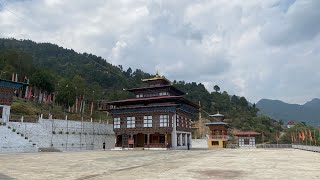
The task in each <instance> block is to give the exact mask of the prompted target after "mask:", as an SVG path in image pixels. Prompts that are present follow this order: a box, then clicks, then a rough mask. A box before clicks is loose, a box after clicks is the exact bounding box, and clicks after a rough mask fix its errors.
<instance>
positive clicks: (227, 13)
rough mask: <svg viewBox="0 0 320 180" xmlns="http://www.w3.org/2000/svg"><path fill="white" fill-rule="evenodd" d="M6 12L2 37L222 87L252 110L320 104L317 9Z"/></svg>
mask: <svg viewBox="0 0 320 180" xmlns="http://www.w3.org/2000/svg"><path fill="white" fill-rule="evenodd" d="M0 2H1V1H0ZM2 2H3V4H5V7H4V8H0V29H1V31H0V36H2V37H16V38H18V39H20V38H21V39H31V40H34V41H38V42H52V43H56V44H58V45H61V46H64V47H66V48H73V49H75V50H77V51H80V52H89V53H93V54H96V55H98V56H102V57H104V58H107V59H108V61H110V62H111V63H113V64H121V65H123V66H124V67H125V68H127V67H131V68H140V69H142V70H144V71H147V72H150V73H155V71H156V70H159V71H160V73H162V74H164V75H166V76H168V78H169V79H177V80H185V81H197V82H201V83H203V84H204V85H205V86H206V87H207V88H208V90H210V91H211V90H212V87H213V85H215V84H218V85H219V86H220V88H221V89H222V90H226V91H228V92H229V93H230V94H237V95H243V96H245V97H247V98H248V99H249V100H250V101H252V102H256V101H258V100H259V99H261V98H271V99H281V100H287V101H290V102H294V103H303V102H304V101H307V100H309V99H311V98H313V97H320V93H319V92H320V91H319V89H320V85H318V83H317V82H318V79H319V78H320V73H319V71H318V68H317V67H319V66H320V61H319V57H320V50H319V49H320V35H319V31H320V24H319V23H318V20H319V19H320V13H319V12H320V11H318V9H319V7H320V4H319V1H318V0H268V1H265V0H254V1H243V0H230V1H226V0H215V1H193V0H189V1H162V0H155V1H143V0H141V1H125V0H122V1H116V0H113V1H112V0H111V1H92V2H89V1H85V0H80V1H79V0H70V1H61V0H46V1H41V0H33V1H5V2H4V1H2ZM8 10H10V11H12V12H14V13H15V14H12V13H11V12H9V11H8Z"/></svg>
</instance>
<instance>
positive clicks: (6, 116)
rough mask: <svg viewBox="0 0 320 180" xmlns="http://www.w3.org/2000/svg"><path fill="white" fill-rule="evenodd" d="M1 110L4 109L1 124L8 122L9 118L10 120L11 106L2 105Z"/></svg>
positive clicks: (0, 117) (0, 118)
mask: <svg viewBox="0 0 320 180" xmlns="http://www.w3.org/2000/svg"><path fill="white" fill-rule="evenodd" d="M0 108H2V114H1V116H0V122H8V121H9V118H10V109H11V106H7V105H0Z"/></svg>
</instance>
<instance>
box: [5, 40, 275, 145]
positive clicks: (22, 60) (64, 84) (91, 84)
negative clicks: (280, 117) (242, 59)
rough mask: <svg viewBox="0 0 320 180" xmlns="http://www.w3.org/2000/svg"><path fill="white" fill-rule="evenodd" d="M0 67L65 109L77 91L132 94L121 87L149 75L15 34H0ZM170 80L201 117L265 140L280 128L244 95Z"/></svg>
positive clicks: (92, 95) (107, 96)
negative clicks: (216, 116) (219, 117)
mask: <svg viewBox="0 0 320 180" xmlns="http://www.w3.org/2000/svg"><path fill="white" fill-rule="evenodd" d="M0 71H1V74H0V75H1V78H2V79H4V78H10V77H11V73H13V72H15V73H18V75H19V77H20V78H22V80H23V78H24V77H25V76H27V77H30V83H31V84H33V85H35V86H36V87H37V88H38V89H39V90H40V91H46V92H55V94H56V99H55V106H58V107H60V108H61V109H64V110H65V108H68V107H70V106H72V105H73V104H74V103H75V97H76V96H81V97H83V98H85V99H88V100H91V101H96V100H101V99H104V100H119V99H125V98H130V97H132V95H131V94H129V93H128V92H126V91H123V89H124V88H125V89H127V88H132V87H139V86H141V85H142V81H141V79H143V78H149V77H151V76H152V74H149V73H146V72H144V71H142V70H140V69H136V70H132V69H131V68H128V69H126V70H124V69H123V68H122V66H121V65H120V66H114V65H112V64H110V63H108V62H107V60H105V59H103V58H101V57H98V56H95V55H92V54H89V53H82V54H81V53H77V52H75V51H74V50H72V49H65V48H62V47H59V46H57V45H54V44H50V43H35V42H33V41H30V40H16V39H0ZM173 85H174V86H176V87H177V88H179V89H181V90H182V91H184V92H187V94H186V95H185V96H186V98H189V99H190V100H192V101H194V102H195V103H198V102H199V101H200V102H201V105H202V110H203V112H202V113H203V116H204V117H205V118H209V117H208V114H212V113H216V112H218V111H219V112H220V113H222V114H224V115H225V116H226V118H227V120H228V121H229V123H230V124H231V125H232V126H233V127H234V128H235V129H239V130H251V131H257V132H260V133H263V134H264V139H265V140H266V141H272V139H274V136H275V134H276V132H277V131H281V123H278V122H275V121H273V120H272V119H270V118H268V117H258V116H257V112H258V109H257V108H256V107H255V104H253V105H250V104H249V103H248V101H247V100H246V99H245V97H239V96H236V95H229V94H228V93H227V92H226V91H221V89H220V87H219V86H218V85H215V86H214V87H213V90H214V91H213V92H209V91H208V90H207V89H206V88H205V86H204V85H203V84H201V83H196V82H185V81H173ZM16 103H18V104H19V103H20V105H21V104H23V103H25V102H23V101H20V102H18V101H16ZM37 103H39V102H37ZM18 104H16V106H18ZM40 104H41V102H40ZM25 105H26V104H25ZM13 109H14V111H13V112H14V113H16V114H19V113H20V112H19V110H18V109H20V108H13ZM52 109H55V108H54V107H53V108H52ZM95 112H96V113H98V112H97V111H95ZM25 113H27V112H25ZM30 113H33V114H34V113H37V110H35V109H33V110H30ZM196 119H197V118H195V120H196Z"/></svg>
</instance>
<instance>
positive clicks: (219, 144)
mask: <svg viewBox="0 0 320 180" xmlns="http://www.w3.org/2000/svg"><path fill="white" fill-rule="evenodd" d="M210 116H211V117H214V119H212V120H210V121H211V122H209V123H205V125H206V126H208V127H209V129H210V134H209V138H208V148H226V147H227V142H228V141H229V139H230V137H229V135H228V134H229V131H230V129H231V128H230V125H229V124H228V123H226V122H223V119H224V115H222V114H219V113H217V114H214V115H210Z"/></svg>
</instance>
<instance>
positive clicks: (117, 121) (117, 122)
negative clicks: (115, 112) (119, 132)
mask: <svg viewBox="0 0 320 180" xmlns="http://www.w3.org/2000/svg"><path fill="white" fill-rule="evenodd" d="M113 128H114V129H116V128H120V118H119V117H115V118H113Z"/></svg>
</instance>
